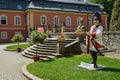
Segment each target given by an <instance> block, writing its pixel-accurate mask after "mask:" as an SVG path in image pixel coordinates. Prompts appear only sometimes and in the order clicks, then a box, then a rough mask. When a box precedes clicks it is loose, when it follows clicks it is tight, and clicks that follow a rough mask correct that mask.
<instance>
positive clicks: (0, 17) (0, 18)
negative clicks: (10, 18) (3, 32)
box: [0, 15, 8, 25]
mask: <svg viewBox="0 0 120 80" xmlns="http://www.w3.org/2000/svg"><path fill="white" fill-rule="evenodd" d="M2 18H5V21H6V24H2V23H1V21H2ZM3 20H4V19H3ZM0 24H2V25H7V24H8V23H7V16H6V15H1V16H0Z"/></svg>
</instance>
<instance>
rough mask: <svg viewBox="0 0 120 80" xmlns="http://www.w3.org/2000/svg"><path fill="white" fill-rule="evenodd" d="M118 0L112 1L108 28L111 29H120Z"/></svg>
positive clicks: (119, 3) (119, 0) (119, 4)
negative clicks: (112, 5) (112, 6)
mask: <svg viewBox="0 0 120 80" xmlns="http://www.w3.org/2000/svg"><path fill="white" fill-rule="evenodd" d="M119 6H120V0H115V1H114V8H113V10H112V15H111V21H110V30H111V31H120V8H119Z"/></svg>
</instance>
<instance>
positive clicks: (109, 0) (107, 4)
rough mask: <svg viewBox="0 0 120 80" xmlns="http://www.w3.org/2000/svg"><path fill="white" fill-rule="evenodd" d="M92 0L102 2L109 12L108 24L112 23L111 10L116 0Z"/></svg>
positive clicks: (105, 9) (92, 0)
mask: <svg viewBox="0 0 120 80" xmlns="http://www.w3.org/2000/svg"><path fill="white" fill-rule="evenodd" d="M90 1H91V2H94V3H97V4H101V5H102V6H103V7H104V9H103V10H104V11H105V12H106V13H107V14H108V24H109V23H110V19H111V12H112V9H113V3H114V1H115V0H90Z"/></svg>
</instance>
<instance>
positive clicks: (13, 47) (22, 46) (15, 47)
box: [6, 44, 30, 51]
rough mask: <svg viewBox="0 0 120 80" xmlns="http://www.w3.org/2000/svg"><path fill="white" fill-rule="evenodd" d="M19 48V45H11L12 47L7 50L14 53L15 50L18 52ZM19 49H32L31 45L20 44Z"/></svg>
mask: <svg viewBox="0 0 120 80" xmlns="http://www.w3.org/2000/svg"><path fill="white" fill-rule="evenodd" d="M17 47H18V45H10V46H7V47H6V50H9V51H14V50H17ZM19 47H20V48H22V49H26V48H28V47H30V44H20V45H19Z"/></svg>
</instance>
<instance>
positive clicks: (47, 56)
mask: <svg viewBox="0 0 120 80" xmlns="http://www.w3.org/2000/svg"><path fill="white" fill-rule="evenodd" d="M24 53H26V54H27V55H31V56H35V55H36V53H31V52H29V51H25V52H24ZM37 55H39V56H40V57H43V58H56V57H55V56H54V55H44V54H37Z"/></svg>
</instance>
